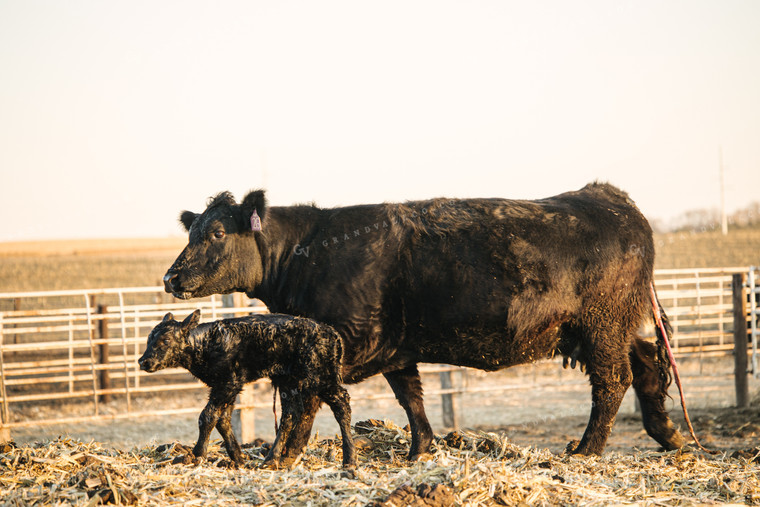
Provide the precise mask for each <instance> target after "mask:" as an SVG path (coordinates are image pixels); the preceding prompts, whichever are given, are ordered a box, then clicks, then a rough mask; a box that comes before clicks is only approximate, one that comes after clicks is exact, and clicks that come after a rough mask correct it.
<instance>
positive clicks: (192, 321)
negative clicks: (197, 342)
mask: <svg viewBox="0 0 760 507" xmlns="http://www.w3.org/2000/svg"><path fill="white" fill-rule="evenodd" d="M200 320H201V311H200V310H195V311H194V312H193V313H191V314H190V315H188V316H187V318H186V319H185V320H183V321H182V327H183V328H185V329H192V328H194V327H195V326H197V325H198V322H200Z"/></svg>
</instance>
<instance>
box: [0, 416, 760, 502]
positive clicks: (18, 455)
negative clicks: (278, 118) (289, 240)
mask: <svg viewBox="0 0 760 507" xmlns="http://www.w3.org/2000/svg"><path fill="white" fill-rule="evenodd" d="M355 430H356V443H357V449H358V455H359V466H358V468H357V469H356V471H355V472H353V473H351V472H347V471H343V470H342V469H341V468H340V458H341V456H340V454H341V450H340V449H341V448H340V441H339V439H322V440H320V439H319V438H318V437H315V438H314V439H313V440H312V442H311V443H310V445H309V446H308V448H307V450H306V452H305V453H304V455H303V456H302V458H301V459H300V460H298V461H297V462H296V463H295V464H294V465H293V466H292V467H291V468H290V469H288V470H269V469H264V468H260V467H259V465H260V463H261V462H262V460H263V456H264V455H265V454H266V450H267V445H266V444H263V445H261V446H258V445H254V446H248V447H246V448H245V449H244V452H245V453H246V455H247V457H248V458H249V459H248V461H247V463H246V465H245V466H244V467H242V468H240V469H230V468H228V467H229V460H228V459H227V456H226V454H225V453H224V451H223V450H222V449H221V448H220V446H219V442H218V441H217V442H214V443H213V444H212V445H211V447H210V452H209V459H208V461H205V462H203V463H201V464H199V465H195V464H192V463H190V464H185V463H189V462H190V460H189V459H186V456H187V453H188V452H189V450H190V448H189V447H187V446H185V445H182V444H179V443H172V444H164V445H152V446H146V447H141V448H135V449H133V450H131V451H129V452H125V451H120V450H115V449H109V448H106V447H104V446H102V445H100V444H98V443H83V442H80V441H76V440H71V439H66V438H59V439H57V440H53V441H49V442H41V443H36V444H33V445H27V446H19V447H16V446H14V445H8V444H6V445H4V446H0V504H2V505H32V504H40V505H42V504H44V505H57V504H76V505H97V504H99V503H107V504H122V505H172V504H182V505H205V504H207V503H213V504H215V505H250V504H254V505H361V506H364V505H372V506H391V505H395V506H400V505H415V506H429V505H516V504H528V505H554V504H582V505H608V504H611V503H612V504H621V503H633V502H636V503H640V504H652V505H680V504H694V503H727V502H730V503H748V504H760V449H757V448H754V449H747V450H744V451H740V452H734V453H731V454H730V455H729V454H726V453H723V454H719V455H710V454H706V453H702V452H677V451H676V452H663V453H657V452H637V453H631V454H618V453H614V452H611V453H607V454H605V455H604V456H602V457H588V456H585V457H579V456H567V455H557V454H552V453H550V452H549V451H547V450H539V449H533V448H530V447H519V446H516V445H514V444H512V443H510V442H509V440H508V439H507V438H506V437H504V436H499V435H496V434H493V433H474V432H455V433H449V434H448V435H445V436H439V437H437V438H436V440H435V443H434V445H433V449H432V453H431V455H430V457H429V459H427V460H425V461H421V462H418V463H414V464H409V463H407V462H406V461H405V459H404V456H405V453H406V450H407V448H408V445H409V439H410V436H409V433H408V432H407V431H405V430H403V429H401V428H399V427H397V426H395V425H393V424H392V423H389V422H380V421H375V420H369V421H362V422H359V423H357V424H356V426H355Z"/></svg>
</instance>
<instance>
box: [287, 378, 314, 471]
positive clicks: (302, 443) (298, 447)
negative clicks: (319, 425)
mask: <svg viewBox="0 0 760 507" xmlns="http://www.w3.org/2000/svg"><path fill="white" fill-rule="evenodd" d="M300 399H301V403H302V407H303V410H302V412H301V414H300V416H299V418H298V420H297V422H296V423H295V424H294V426H293V429H292V431H291V432H290V434H289V435H288V438H287V441H286V442H285V443H284V446H285V447H284V449H283V457H284V458H285V459H286V460H295V459H296V458H297V457H298V456H300V455H301V453H302V452H303V449H304V447H306V444H308V443H309V437H310V436H311V428H312V426H313V425H314V418H315V417H316V415H317V411H319V407H320V406H321V405H322V400H320V399H319V397H318V396H317V395H316V393H301V397H300ZM283 412H284V406H283ZM283 417H284V415H283Z"/></svg>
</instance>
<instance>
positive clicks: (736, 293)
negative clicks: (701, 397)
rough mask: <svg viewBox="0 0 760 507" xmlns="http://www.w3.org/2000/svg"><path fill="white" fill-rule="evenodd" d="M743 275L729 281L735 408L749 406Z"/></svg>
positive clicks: (740, 274) (745, 306)
mask: <svg viewBox="0 0 760 507" xmlns="http://www.w3.org/2000/svg"><path fill="white" fill-rule="evenodd" d="M744 277H745V275H744V273H735V274H734V275H733V277H732V279H731V291H732V294H733V297H732V299H733V306H734V382H735V386H736V406H737V407H739V408H744V407H747V406H748V405H749V390H748V385H747V295H746V291H745V289H744Z"/></svg>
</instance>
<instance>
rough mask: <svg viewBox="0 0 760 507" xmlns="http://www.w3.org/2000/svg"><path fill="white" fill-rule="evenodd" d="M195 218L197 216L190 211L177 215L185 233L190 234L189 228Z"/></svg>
mask: <svg viewBox="0 0 760 507" xmlns="http://www.w3.org/2000/svg"><path fill="white" fill-rule="evenodd" d="M196 218H198V214H197V213H193V212H192V211H183V212H182V213H181V214H180V215H179V221H180V223H181V224H182V226H183V227H184V228H185V230H186V231H187V232H190V227H191V226H192V225H193V222H195V219H196Z"/></svg>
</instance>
